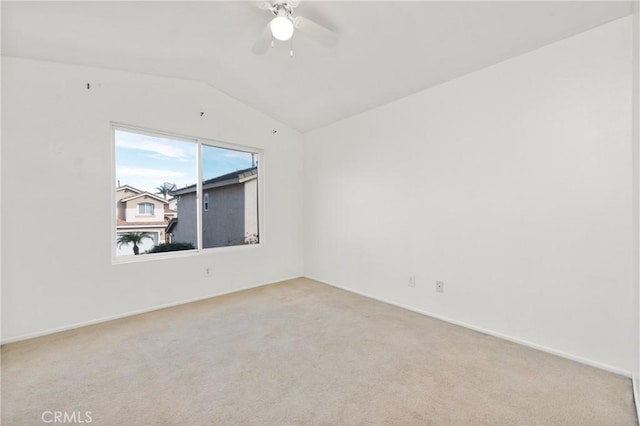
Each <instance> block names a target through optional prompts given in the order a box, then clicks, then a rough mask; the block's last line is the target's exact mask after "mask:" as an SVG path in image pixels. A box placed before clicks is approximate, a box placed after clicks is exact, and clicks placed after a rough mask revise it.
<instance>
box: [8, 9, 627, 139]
mask: <svg viewBox="0 0 640 426" xmlns="http://www.w3.org/2000/svg"><path fill="white" fill-rule="evenodd" d="M630 13H631V3H629V2H611V1H606V2H593V1H587V2H558V1H553V2H537V1H536V2H506V1H500V2H479V1H472V2H453V1H450V2H433V1H428V2H427V1H424V2H422V1H411V2H399V1H384V2H383V1H375V2H317V1H316V2H313V1H303V2H301V4H300V6H299V7H298V9H297V10H296V14H298V15H302V16H308V17H309V18H312V19H314V20H316V21H318V22H321V23H324V24H327V25H330V26H331V27H333V28H335V29H336V30H337V32H338V33H339V35H340V42H339V44H338V46H337V47H335V48H326V47H323V46H322V45H320V44H318V43H316V42H314V41H313V40H310V39H308V38H307V37H305V35H304V34H302V33H299V32H297V33H296V34H294V37H293V43H294V50H295V56H294V57H293V58H290V57H289V45H288V43H286V42H279V43H278V44H277V45H276V47H275V48H274V49H269V51H268V52H267V53H266V54H265V55H261V56H258V55H254V54H253V53H251V47H252V45H253V43H254V41H255V40H256V39H257V37H258V36H259V35H260V33H261V32H262V30H263V28H264V26H265V24H266V23H267V22H268V19H269V15H268V12H264V11H261V10H259V9H258V8H257V7H256V3H244V2H215V1H214V2H212V1H207V2H184V1H177V2H146V1H138V2H51V1H48V2H7V1H3V2H2V50H3V52H2V54H3V55H10V56H20V57H28V58H35V59H45V60H52V61H59V62H67V63H72V64H79V65H89V66H97V67H105V68H113V69H121V70H127V71H133V72H141V73H147V74H156V75H162V76H169V77H179V78H187V79H194V80H200V81H203V82H206V83H207V84H210V85H211V86H213V87H215V88H217V89H219V90H222V91H223V92H226V93H227V94H229V95H231V96H233V97H234V98H236V99H238V100H240V101H242V102H244V103H245V104H247V105H250V106H252V107H254V108H256V109H258V110H261V111H263V112H264V113H266V114H268V115H270V116H271V117H273V118H275V119H277V120H279V121H281V122H283V123H285V124H287V125H289V126H291V127H293V128H295V129H298V130H300V131H303V132H304V131H308V130H311V129H314V128H317V127H320V126H323V125H326V124H329V123H332V122H334V121H337V120H340V119H343V118H346V117H348V116H351V115H354V114H357V113H359V112H362V111H365V110H368V109H371V108H374V107H376V106H379V105H382V104H384V103H387V102H390V101H392V100H395V99H398V98H401V97H404V96H406V95H409V94H411V93H414V92H417V91H419V90H423V89H426V88H428V87H432V86H434V85H437V84H439V83H442V82H444V81H447V80H450V79H452V78H455V77H458V76H460V75H463V74H466V73H469V72H471V71H474V70H477V69H480V68H483V67H486V66H488V65H491V64H494V63H497V62H500V61H503V60H505V59H508V58H511V57H514V56H516V55H519V54H522V53H525V52H527V51H530V50H533V49H535V48H537V47H540V46H544V45H546V44H549V43H551V42H554V41H556V40H560V39H562V38H566V37H568V36H570V35H573V34H576V33H579V32H582V31H584V30H587V29H590V28H593V27H595V26H598V25H601V24H603V23H606V22H609V21H611V20H614V19H617V18H620V17H622V16H625V15H628V14H630Z"/></svg>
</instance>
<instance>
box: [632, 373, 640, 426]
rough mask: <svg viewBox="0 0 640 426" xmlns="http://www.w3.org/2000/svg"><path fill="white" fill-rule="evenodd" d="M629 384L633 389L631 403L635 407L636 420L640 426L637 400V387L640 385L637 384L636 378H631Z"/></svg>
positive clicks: (638, 402)
mask: <svg viewBox="0 0 640 426" xmlns="http://www.w3.org/2000/svg"><path fill="white" fill-rule="evenodd" d="M631 383H632V387H633V402H634V403H635V405H636V417H637V419H638V424H640V399H638V391H639V389H638V386H640V383H638V379H637V378H636V376H633V377H632V378H631Z"/></svg>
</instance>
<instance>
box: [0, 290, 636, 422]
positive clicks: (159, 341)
mask: <svg viewBox="0 0 640 426" xmlns="http://www.w3.org/2000/svg"><path fill="white" fill-rule="evenodd" d="M44 411H51V412H53V411H67V412H68V413H69V414H70V413H73V412H77V413H79V414H84V413H85V412H86V411H90V412H91V414H90V416H91V419H92V423H91V424H101V425H102V424H108V425H127V424H131V425H134V424H135V425H146V424H148V425H153V424H166V425H170V424H173V425H189V424H194V425H209V424H219V425H235V424H238V425H252V424H256V425H297V424H314V425H315V424H332V425H350V424H366V425H370V424H384V425H392V424H398V425H399V424H420V425H453V424H456V425H482V424H485V425H500V424H504V425H556V424H570V425H634V424H636V421H635V411H634V408H633V400H632V392H631V383H630V380H629V379H627V378H624V377H621V376H617V375H614V374H611V373H607V372H605V371H601V370H598V369H595V368H591V367H588V366H585V365H582V364H578V363H575V362H572V361H568V360H566V359H562V358H558V357H556V356H553V355H549V354H546V353H543V352H539V351H536V350H533V349H529V348H526V347H523V346H520V345H517V344H513V343H509V342H507V341H503V340H500V339H497V338H494V337H490V336H487V335H483V334H480V333H477V332H474V331H470V330H467V329H464V328H461V327H457V326H454V325H451V324H447V323H445V322H442V321H438V320H435V319H432V318H429V317H426V316H422V315H419V314H416V313H412V312H409V311H405V310H403V309H399V308H396V307H393V306H390V305H387V304H384V303H380V302H376V301H373V300H369V299H367V298H364V297H361V296H357V295H354V294H351V293H348V292H345V291H342V290H338V289H335V288H332V287H329V286H326V285H323V284H320V283H317V282H314V281H310V280H306V279H298V280H292V281H287V282H283V283H279V284H275V285H270V286H265V287H261V288H257V289H253V290H248V291H243V292H240V293H236V294H232V295H228V296H222V297H217V298H213V299H209V300H206V301H203V302H197V303H192V304H189V305H183V306H180V307H176V308H170V309H165V310H162V311H156V312H152V313H148V314H143V315H138V316H135V317H130V318H126V319H123V320H117V321H112V322H109V323H104V324H99V325H96V326H91V327H86V328H82V329H77V330H73V331H69V332H64V333H59V334H55V335H50V336H46V337H42V338H37V339H33V340H29V341H24V342H19V343H14V344H10V345H5V346H4V347H3V348H2V424H3V425H18V424H40V423H41V422H42V417H41V416H42V413H43V412H44ZM51 418H52V417H51V416H50V415H48V416H45V420H50V419H51ZM84 420H87V419H86V418H84Z"/></svg>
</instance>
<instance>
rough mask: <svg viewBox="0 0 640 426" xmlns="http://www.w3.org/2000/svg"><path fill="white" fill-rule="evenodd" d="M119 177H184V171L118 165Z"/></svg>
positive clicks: (117, 173)
mask: <svg viewBox="0 0 640 426" xmlns="http://www.w3.org/2000/svg"><path fill="white" fill-rule="evenodd" d="M116 175H117V176H118V177H123V178H124V177H144V178H153V179H165V178H179V177H184V176H185V174H184V173H182V172H176V171H175V170H162V169H147V168H144V167H126V166H123V167H116Z"/></svg>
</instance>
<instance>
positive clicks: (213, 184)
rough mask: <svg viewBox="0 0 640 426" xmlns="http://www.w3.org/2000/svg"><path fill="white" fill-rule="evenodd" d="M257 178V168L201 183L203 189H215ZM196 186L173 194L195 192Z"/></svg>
mask: <svg viewBox="0 0 640 426" xmlns="http://www.w3.org/2000/svg"><path fill="white" fill-rule="evenodd" d="M257 177H258V167H249V168H247V169H242V170H236V171H235V172H231V173H226V174H224V175H220V176H217V177H214V178H211V179H207V180H205V181H204V182H202V186H203V188H204V189H209V188H217V187H220V186H226V185H232V184H234V183H243V182H246V181H248V180H252V179H255V178H257ZM195 190H196V185H195V184H193V185H189V186H185V187H184V188H181V189H178V190H177V191H175V192H174V194H176V195H182V194H188V193H191V192H195Z"/></svg>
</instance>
